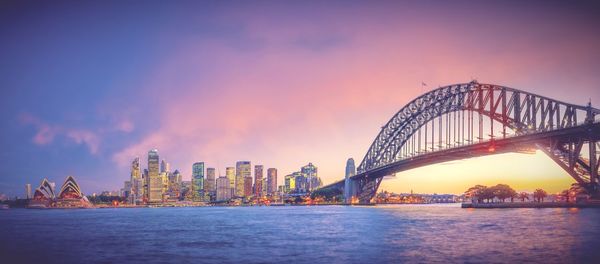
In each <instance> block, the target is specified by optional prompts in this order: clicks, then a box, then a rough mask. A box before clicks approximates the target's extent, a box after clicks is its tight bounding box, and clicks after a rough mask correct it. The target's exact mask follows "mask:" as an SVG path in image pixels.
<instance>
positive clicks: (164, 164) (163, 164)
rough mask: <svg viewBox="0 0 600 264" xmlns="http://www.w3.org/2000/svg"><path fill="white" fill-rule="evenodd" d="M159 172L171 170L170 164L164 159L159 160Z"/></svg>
mask: <svg viewBox="0 0 600 264" xmlns="http://www.w3.org/2000/svg"><path fill="white" fill-rule="evenodd" d="M160 172H171V165H170V164H169V163H168V162H166V161H165V160H162V161H161V162H160Z"/></svg>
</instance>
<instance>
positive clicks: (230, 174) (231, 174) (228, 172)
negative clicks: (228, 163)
mask: <svg viewBox="0 0 600 264" xmlns="http://www.w3.org/2000/svg"><path fill="white" fill-rule="evenodd" d="M225 176H226V177H227V179H229V189H230V191H231V197H233V196H234V195H235V168H234V167H227V168H225Z"/></svg>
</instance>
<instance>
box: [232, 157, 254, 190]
mask: <svg viewBox="0 0 600 264" xmlns="http://www.w3.org/2000/svg"><path fill="white" fill-rule="evenodd" d="M250 170H251V165H250V161H238V162H237V163H236V164H235V196H236V197H244V196H246V195H245V194H246V192H245V190H246V188H245V187H246V178H247V177H250V193H252V174H251V172H250Z"/></svg>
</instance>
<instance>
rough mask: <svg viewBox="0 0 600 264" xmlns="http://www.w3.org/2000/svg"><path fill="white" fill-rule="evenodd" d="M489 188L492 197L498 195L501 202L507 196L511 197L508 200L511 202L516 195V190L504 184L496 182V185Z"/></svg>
mask: <svg viewBox="0 0 600 264" xmlns="http://www.w3.org/2000/svg"><path fill="white" fill-rule="evenodd" d="M491 190H492V193H493V194H494V197H498V199H500V200H501V201H502V202H504V201H505V200H506V199H508V198H511V199H510V201H511V202H512V201H513V198H514V197H516V196H517V192H516V191H515V190H513V188H511V187H510V186H508V185H506V184H497V185H496V186H493V187H491ZM492 198H493V197H492Z"/></svg>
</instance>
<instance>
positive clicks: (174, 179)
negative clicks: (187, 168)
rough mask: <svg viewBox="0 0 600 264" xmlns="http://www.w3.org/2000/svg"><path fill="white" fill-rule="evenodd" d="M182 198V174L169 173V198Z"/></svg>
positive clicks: (177, 172)
mask: <svg viewBox="0 0 600 264" xmlns="http://www.w3.org/2000/svg"><path fill="white" fill-rule="evenodd" d="M180 197H181V173H180V172H179V170H175V171H174V172H173V173H169V198H171V199H179V198H180Z"/></svg>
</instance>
